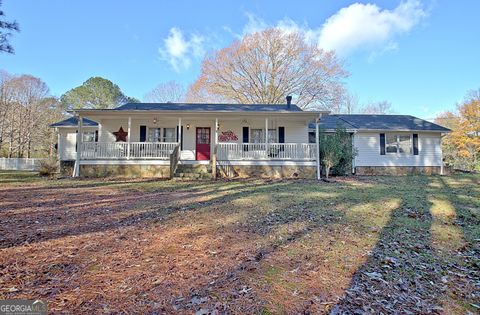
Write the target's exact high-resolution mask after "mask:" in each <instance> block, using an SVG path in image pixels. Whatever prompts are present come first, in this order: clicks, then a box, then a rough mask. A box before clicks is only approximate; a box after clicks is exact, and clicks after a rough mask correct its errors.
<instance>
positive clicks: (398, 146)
mask: <svg viewBox="0 0 480 315" xmlns="http://www.w3.org/2000/svg"><path fill="white" fill-rule="evenodd" d="M389 137H395V138H396V141H395V142H392V143H390V146H393V144H395V145H394V146H395V148H396V151H395V152H388V150H387V148H388V146H389V142H388V141H387V140H388V138H389ZM400 137H408V139H409V140H408V143H409V146H408V152H400V147H401V146H400ZM385 154H392V155H393V154H395V155H412V154H413V135H412V134H404V133H387V134H385Z"/></svg>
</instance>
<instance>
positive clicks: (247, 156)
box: [217, 143, 316, 161]
mask: <svg viewBox="0 0 480 315" xmlns="http://www.w3.org/2000/svg"><path fill="white" fill-rule="evenodd" d="M315 149H316V145H315V144H314V143H267V144H266V143H219V144H218V145H217V160H219V161H228V160H304V161H314V160H315V159H316V154H315Z"/></svg>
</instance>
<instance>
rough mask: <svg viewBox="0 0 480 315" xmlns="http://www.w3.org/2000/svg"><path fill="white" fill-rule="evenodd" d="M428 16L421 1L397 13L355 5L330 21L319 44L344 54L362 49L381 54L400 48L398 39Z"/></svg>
mask: <svg viewBox="0 0 480 315" xmlns="http://www.w3.org/2000/svg"><path fill="white" fill-rule="evenodd" d="M426 15H427V13H426V12H425V11H424V9H423V8H422V5H421V3H420V1H418V0H407V1H404V2H402V3H400V4H399V5H398V6H397V7H396V8H395V9H393V10H382V9H380V8H379V7H378V6H377V5H375V4H361V3H354V4H352V5H350V6H348V7H346V8H342V9H340V10H339V11H338V12H337V13H335V14H334V15H333V16H331V17H330V18H328V19H327V21H326V22H325V23H324V24H323V26H322V28H321V32H320V37H319V39H318V45H319V47H322V48H324V49H328V50H335V51H337V52H338V53H339V54H341V55H346V54H348V53H351V52H353V51H355V50H358V49H364V50H380V51H381V50H384V49H385V46H387V47H388V46H390V47H392V45H396V43H395V41H394V38H395V36H396V35H398V34H402V33H406V32H408V31H410V30H411V29H412V28H413V27H414V26H415V25H417V24H418V23H419V22H420V21H421V20H422V19H423V18H424V17H425V16H426Z"/></svg>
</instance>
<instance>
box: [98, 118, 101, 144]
mask: <svg viewBox="0 0 480 315" xmlns="http://www.w3.org/2000/svg"><path fill="white" fill-rule="evenodd" d="M101 139H102V123H101V122H99V123H98V142H102V141H101Z"/></svg>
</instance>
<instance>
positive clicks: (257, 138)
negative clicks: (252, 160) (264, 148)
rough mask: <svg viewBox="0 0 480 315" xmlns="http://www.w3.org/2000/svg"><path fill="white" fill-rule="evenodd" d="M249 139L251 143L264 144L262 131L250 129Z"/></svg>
mask: <svg viewBox="0 0 480 315" xmlns="http://www.w3.org/2000/svg"><path fill="white" fill-rule="evenodd" d="M250 139H251V140H250V142H251V143H265V136H264V135H263V129H250Z"/></svg>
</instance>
